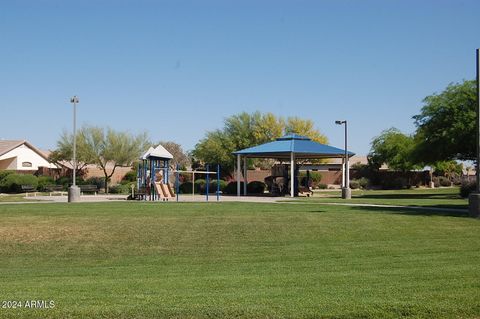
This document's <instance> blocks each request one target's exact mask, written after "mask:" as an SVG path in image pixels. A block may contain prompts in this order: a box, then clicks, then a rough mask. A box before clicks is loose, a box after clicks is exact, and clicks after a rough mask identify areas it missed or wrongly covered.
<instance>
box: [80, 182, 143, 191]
mask: <svg viewBox="0 0 480 319" xmlns="http://www.w3.org/2000/svg"><path fill="white" fill-rule="evenodd" d="M90 185H93V184H90ZM132 185H135V183H128V184H117V185H113V186H109V187H108V192H109V193H110V194H131V193H132Z"/></svg>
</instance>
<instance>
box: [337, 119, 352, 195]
mask: <svg viewBox="0 0 480 319" xmlns="http://www.w3.org/2000/svg"><path fill="white" fill-rule="evenodd" d="M335 124H338V125H342V124H345V166H344V171H345V184H344V185H342V186H343V187H342V198H344V199H350V198H352V190H351V189H350V166H349V165H348V134H347V133H348V131H347V121H346V120H345V121H335Z"/></svg>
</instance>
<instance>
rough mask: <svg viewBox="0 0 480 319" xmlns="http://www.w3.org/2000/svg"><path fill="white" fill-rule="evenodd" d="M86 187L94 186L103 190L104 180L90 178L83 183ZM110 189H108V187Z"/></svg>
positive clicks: (101, 178)
mask: <svg viewBox="0 0 480 319" xmlns="http://www.w3.org/2000/svg"><path fill="white" fill-rule="evenodd" d="M84 184H86V185H95V186H97V187H98V189H102V188H105V178H103V177H90V178H87V179H86V180H85V181H84ZM109 189H110V187H109ZM109 191H110V190H109Z"/></svg>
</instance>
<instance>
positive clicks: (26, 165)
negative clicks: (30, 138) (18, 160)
mask: <svg viewBox="0 0 480 319" xmlns="http://www.w3.org/2000/svg"><path fill="white" fill-rule="evenodd" d="M22 167H32V162H22Z"/></svg>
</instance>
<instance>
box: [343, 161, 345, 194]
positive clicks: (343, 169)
mask: <svg viewBox="0 0 480 319" xmlns="http://www.w3.org/2000/svg"><path fill="white" fill-rule="evenodd" d="M342 188H345V157H344V158H342Z"/></svg>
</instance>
